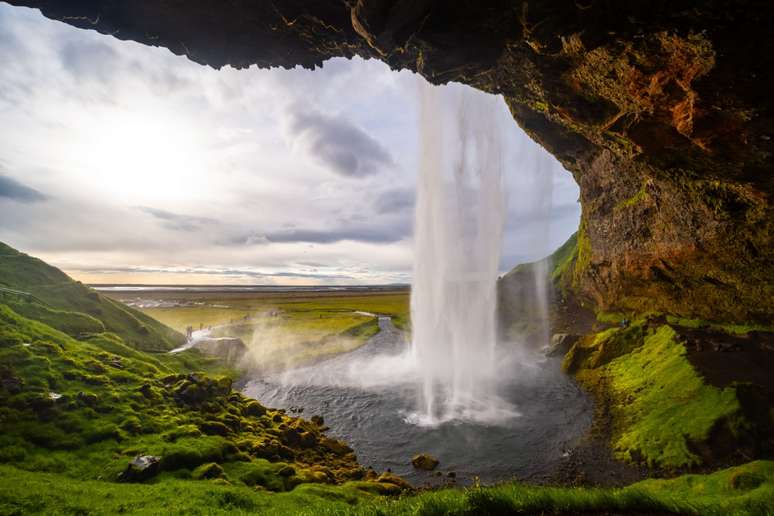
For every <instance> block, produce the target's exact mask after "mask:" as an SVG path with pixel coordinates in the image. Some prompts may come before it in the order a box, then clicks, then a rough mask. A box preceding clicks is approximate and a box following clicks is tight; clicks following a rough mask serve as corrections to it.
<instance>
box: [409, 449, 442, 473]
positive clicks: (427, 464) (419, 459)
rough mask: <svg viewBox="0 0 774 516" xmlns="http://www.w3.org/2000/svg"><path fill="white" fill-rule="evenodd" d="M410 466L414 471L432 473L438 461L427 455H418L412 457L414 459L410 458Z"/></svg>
mask: <svg viewBox="0 0 774 516" xmlns="http://www.w3.org/2000/svg"><path fill="white" fill-rule="evenodd" d="M411 465H412V466H414V467H415V468H416V469H421V470H424V471H432V470H434V469H435V468H437V467H438V459H436V458H435V457H433V456H432V455H430V454H428V453H420V454H419V455H414V457H412V459H411Z"/></svg>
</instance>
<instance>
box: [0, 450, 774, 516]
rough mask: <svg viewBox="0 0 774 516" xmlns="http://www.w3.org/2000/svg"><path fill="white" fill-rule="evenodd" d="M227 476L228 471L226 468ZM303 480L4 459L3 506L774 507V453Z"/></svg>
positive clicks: (318, 509) (759, 511)
mask: <svg viewBox="0 0 774 516" xmlns="http://www.w3.org/2000/svg"><path fill="white" fill-rule="evenodd" d="M229 478H231V476H230V475H229ZM363 484H364V483H362V482H348V483H346V484H344V485H342V486H330V485H322V484H302V485H300V486H298V487H296V488H295V489H293V490H292V491H289V492H279V493H271V492H268V491H265V490H263V489H254V488H251V487H249V486H248V485H246V484H245V483H241V482H233V478H232V479H231V480H230V481H229V480H224V479H214V480H201V481H189V480H182V479H176V478H173V477H169V478H165V479H163V481H159V482H156V483H151V484H136V485H131V486H127V485H125V484H117V483H110V482H99V481H90V480H87V481H79V480H75V479H72V478H68V477H64V476H61V475H57V474H53V473H34V474H33V473H29V472H26V471H22V470H18V469H16V468H13V467H9V466H2V465H0V512H2V513H4V514H5V513H8V514H19V513H23V514H34V513H48V514H50V513H66V514H70V513H72V514H87V513H88V514H117V513H126V514H160V513H163V514H186V515H188V514H192V515H197V514H234V513H237V514H239V513H246V512H250V513H256V514H269V515H273V514H282V515H289V514H320V515H333V514H336V515H364V516H365V515H369V516H370V515H387V514H395V515H401V514H406V515H408V514H422V515H467V514H533V513H534V514H559V513H565V514H566V513H595V512H616V513H618V512H621V513H623V512H636V513H650V512H659V513H674V514H696V515H698V514H701V515H703V516H721V515H723V516H725V515H730V514H733V515H750V516H757V515H764V514H771V511H772V502H771V500H772V499H774V462H772V461H756V462H751V463H749V464H745V465H742V466H737V467H733V468H729V469H725V470H722V471H718V472H715V473H712V474H709V475H684V476H681V477H678V478H675V479H670V480H645V481H642V482H638V483H636V484H633V485H631V486H628V487H625V488H622V489H584V488H557V487H538V486H529V485H525V484H521V483H517V482H510V483H505V484H502V485H499V486H495V487H473V488H470V489H451V488H450V489H441V490H434V491H426V492H423V493H420V494H418V495H411V496H403V497H400V498H386V497H377V496H374V495H373V494H370V490H369V489H368V487H371V486H378V485H379V484H378V483H377V482H371V483H368V486H364V485H363Z"/></svg>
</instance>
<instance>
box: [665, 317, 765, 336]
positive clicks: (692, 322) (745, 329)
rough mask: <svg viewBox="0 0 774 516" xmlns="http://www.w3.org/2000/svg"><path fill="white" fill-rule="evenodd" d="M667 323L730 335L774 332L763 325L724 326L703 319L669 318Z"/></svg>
mask: <svg viewBox="0 0 774 516" xmlns="http://www.w3.org/2000/svg"><path fill="white" fill-rule="evenodd" d="M667 322H668V323H669V324H672V325H674V326H681V327H683V328H694V329H697V328H706V329H709V330H715V331H722V332H725V333H728V334H730V335H745V334H747V333H750V332H751V331H762V332H774V326H769V325H763V324H722V323H716V322H709V321H704V320H702V319H688V318H685V317H675V316H672V315H668V316H667Z"/></svg>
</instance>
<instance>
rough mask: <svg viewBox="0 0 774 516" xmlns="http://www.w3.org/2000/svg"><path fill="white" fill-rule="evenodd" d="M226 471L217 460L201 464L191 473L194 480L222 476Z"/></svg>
mask: <svg viewBox="0 0 774 516" xmlns="http://www.w3.org/2000/svg"><path fill="white" fill-rule="evenodd" d="M225 476H226V472H225V471H223V468H222V467H221V466H220V465H219V464H218V463H217V462H209V463H207V464H202V465H201V466H199V467H198V468H196V469H195V470H193V473H191V477H192V478H193V479H194V480H211V479H215V478H224V477H225Z"/></svg>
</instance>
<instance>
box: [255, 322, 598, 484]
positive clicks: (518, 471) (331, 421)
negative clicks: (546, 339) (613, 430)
mask: <svg viewBox="0 0 774 516" xmlns="http://www.w3.org/2000/svg"><path fill="white" fill-rule="evenodd" d="M379 325H380V327H381V331H380V333H378V334H377V335H375V336H374V337H372V338H371V339H370V340H369V341H368V342H367V343H366V344H364V345H363V346H361V347H360V348H358V349H357V350H355V351H353V352H351V353H347V354H343V355H339V356H337V357H335V358H332V359H329V360H326V361H324V362H320V363H318V364H315V365H313V366H309V367H305V368H300V369H296V370H293V371H288V372H285V373H282V374H275V375H270V376H265V377H261V378H252V379H249V381H248V382H247V384H246V386H245V388H244V392H245V394H246V395H248V396H251V397H253V398H255V399H258V400H259V401H261V402H262V403H263V404H265V405H266V406H270V407H275V408H285V409H293V410H298V408H302V409H303V414H302V415H303V416H304V417H307V418H308V417H311V416H312V415H315V414H319V415H322V416H323V417H324V418H325V424H326V425H328V426H329V427H330V430H329V432H328V433H329V435H331V436H333V437H336V438H339V439H342V440H344V441H346V442H347V443H348V444H349V445H350V446H351V447H352V448H353V449H354V450H355V453H356V455H357V458H358V461H359V462H360V464H362V465H363V466H365V467H368V466H371V467H373V468H374V469H376V470H377V471H384V470H386V469H388V468H389V469H390V470H392V471H393V472H394V473H397V474H399V475H401V476H403V477H404V478H406V479H407V480H409V481H411V482H413V483H414V484H415V485H422V484H425V483H437V482H438V477H437V476H436V475H435V472H433V473H429V472H424V471H418V470H415V469H414V468H413V467H412V466H411V457H412V456H413V455H414V454H417V453H430V454H431V455H433V456H435V457H436V458H438V459H439V460H440V465H439V467H438V470H440V471H442V472H443V473H448V472H450V471H453V472H455V474H456V481H457V482H458V483H471V482H473V481H474V480H475V479H476V478H479V479H480V480H481V482H484V483H492V482H497V481H501V480H507V479H511V478H519V479H538V478H541V477H544V476H546V475H549V474H550V473H551V472H552V471H553V470H554V469H555V468H556V467H557V466H558V465H559V464H560V463H561V462H562V461H563V460H564V459H565V458H566V456H567V452H568V451H569V450H570V449H572V448H573V447H574V445H575V443H576V442H577V441H578V439H580V438H581V437H582V436H583V434H584V433H585V432H586V431H587V430H588V428H589V425H590V424H591V417H592V410H593V403H592V401H591V399H590V398H589V397H588V396H587V395H586V394H585V393H583V391H581V389H580V388H579V387H578V386H577V385H576V384H575V383H574V381H573V380H572V379H571V378H569V377H568V376H566V375H565V374H564V373H562V371H561V367H560V360H558V359H543V358H539V359H538V358H537V357H536V356H532V357H531V358H530V360H528V361H526V362H528V363H524V362H525V361H522V362H521V363H520V362H519V361H515V362H513V365H511V366H507V367H508V368H509V369H507V370H505V371H502V370H501V372H500V373H499V374H500V375H502V377H503V378H502V381H501V382H499V383H500V393H499V394H500V396H501V397H502V398H503V399H504V400H506V401H507V402H508V403H509V404H510V406H512V407H513V408H514V409H515V412H517V413H518V415H516V416H514V417H508V418H505V419H504V420H502V421H497V422H496V423H491V422H489V423H482V422H476V421H449V422H446V423H442V424H439V425H435V426H418V425H416V424H413V423H412V422H410V421H411V420H412V418H411V417H410V414H411V413H412V411H414V410H415V409H416V406H417V403H416V400H417V389H418V385H417V382H412V381H405V380H404V379H403V376H404V375H403V373H402V372H401V370H400V368H399V367H397V366H396V367H395V369H394V377H395V378H394V380H395V381H384V379H385V378H387V379H389V378H390V376H391V374H392V373H393V371H391V364H399V363H400V361H398V360H396V361H393V362H391V361H390V360H389V358H390V357H397V356H399V355H400V354H401V353H404V352H405V350H406V348H407V343H406V340H405V336H404V335H403V334H402V333H401V332H400V331H398V330H397V329H396V328H395V327H394V326H393V325H392V323H391V321H390V320H389V318H381V319H380V321H379ZM385 357H387V358H388V359H387V360H385ZM372 359H379V361H378V362H376V361H372ZM371 362H373V363H375V364H380V370H379V371H378V375H379V376H380V381H374V382H369V381H364V382H354V381H350V379H351V378H352V376H353V375H358V374H360V375H361V376H362V375H365V376H366V378H367V377H368V367H369V363H371Z"/></svg>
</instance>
